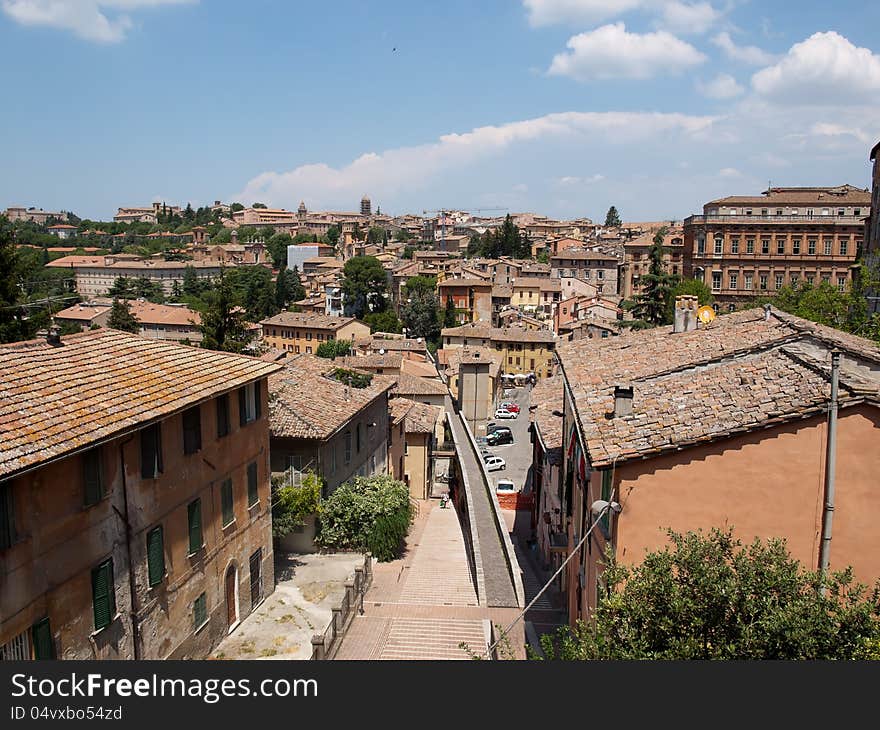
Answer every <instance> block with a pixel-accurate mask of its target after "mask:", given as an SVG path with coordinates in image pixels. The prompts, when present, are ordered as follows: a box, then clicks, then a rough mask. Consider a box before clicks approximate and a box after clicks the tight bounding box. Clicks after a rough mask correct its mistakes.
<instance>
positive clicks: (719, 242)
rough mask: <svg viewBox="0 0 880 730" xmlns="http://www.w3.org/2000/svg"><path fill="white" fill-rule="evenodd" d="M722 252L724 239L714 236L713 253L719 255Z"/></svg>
mask: <svg viewBox="0 0 880 730" xmlns="http://www.w3.org/2000/svg"><path fill="white" fill-rule="evenodd" d="M723 252H724V239H723V238H716V239H715V254H716V255H718V256H720V255H721V254H722V253H723Z"/></svg>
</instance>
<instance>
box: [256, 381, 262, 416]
mask: <svg viewBox="0 0 880 730" xmlns="http://www.w3.org/2000/svg"><path fill="white" fill-rule="evenodd" d="M262 396H263V388H262V381H260V380H258V381H257V382H256V383H254V418H255V419H256V420H258V421H259V420H260V419H261V418H262V417H263V398H262Z"/></svg>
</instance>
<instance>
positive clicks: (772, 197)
mask: <svg viewBox="0 0 880 730" xmlns="http://www.w3.org/2000/svg"><path fill="white" fill-rule="evenodd" d="M811 203H812V204H815V205H828V206H834V205H838V204H842V205H847V204H854V205H863V206H868V205H870V204H871V191H870V190H864V189H861V188H856V187H853V186H852V185H841V186H839V187H836V188H834V187H832V188H770V190H769V194H768V195H731V196H729V197H726V198H718V199H717V200H712V201H710V202H708V203H706V205H757V206H760V205H766V206H770V205H785V204H789V205H809V204H811Z"/></svg>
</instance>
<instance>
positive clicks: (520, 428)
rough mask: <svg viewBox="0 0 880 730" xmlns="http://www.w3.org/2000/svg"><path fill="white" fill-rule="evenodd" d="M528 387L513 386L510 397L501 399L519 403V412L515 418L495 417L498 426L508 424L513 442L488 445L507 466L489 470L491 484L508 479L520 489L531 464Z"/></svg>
mask: <svg viewBox="0 0 880 730" xmlns="http://www.w3.org/2000/svg"><path fill="white" fill-rule="evenodd" d="M529 393H530V391H529V388H513V390H512V393H511V395H510V397H508V398H504V399H503V400H509V401H513V402H515V403H518V404H519V407H520V412H519V415H518V416H517V417H516V418H507V419H503V420H502V419H495V423H497V424H498V425H499V426H508V427H509V428H510V430H511V431H512V432H513V443H512V444H503V445H500V446H489V447H488V448H489V451H491V452H492V453H493V454H497V455H498V456H500V457H501V458H502V459H504V461H505V462H507V466H506V468H505V469H503V470H501V471H493V472H490V476H491V477H492V484H493V485H494V484H497V483H498V480H499V479H510V480H511V481H512V482H513V483H514V484H515V485H516V487H517V489H522V487H523V484H524V482H525V479H526V474H527V473H528V470H529V467H530V466H531V465H532V442H531V440H530V436H529Z"/></svg>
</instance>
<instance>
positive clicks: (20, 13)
mask: <svg viewBox="0 0 880 730" xmlns="http://www.w3.org/2000/svg"><path fill="white" fill-rule="evenodd" d="M191 2H198V0H2V9H3V12H4V13H6V15H8V16H9V17H10V18H12V19H13V20H14V21H15V22H17V23H19V24H21V25H27V26H48V27H50V28H59V29H62V30H69V31H72V32H73V33H74V34H75V35H77V36H78V37H80V38H82V39H84V40H88V41H96V42H98V43H119V42H120V41H122V40H124V39H125V34H126V33H127V32H128V31H129V30H131V28H132V26H133V25H134V23H133V21H132V19H131V17H130V16H129V15H128V14H126V12H125V11H133V10H140V9H142V8H152V7H157V6H159V5H182V4H186V3H191ZM108 10H110V11H114V14H113V15H112V17H111V16H108V15H107V11H108Z"/></svg>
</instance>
